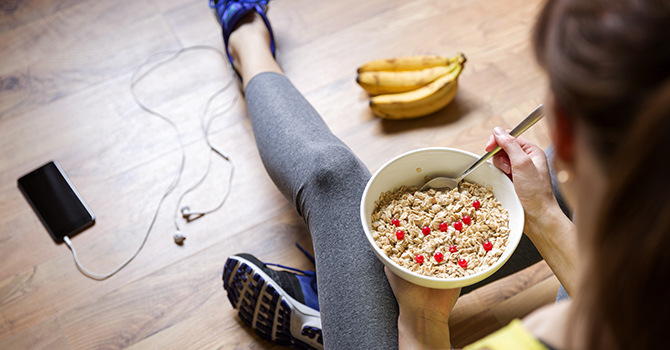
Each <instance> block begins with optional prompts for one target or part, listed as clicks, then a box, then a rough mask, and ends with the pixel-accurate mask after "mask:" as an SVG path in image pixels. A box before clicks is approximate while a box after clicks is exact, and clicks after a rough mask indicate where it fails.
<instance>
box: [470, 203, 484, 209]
mask: <svg viewBox="0 0 670 350" xmlns="http://www.w3.org/2000/svg"><path fill="white" fill-rule="evenodd" d="M472 206H473V207H475V210H477V209H479V207H481V206H482V203H479V201H474V202H472Z"/></svg>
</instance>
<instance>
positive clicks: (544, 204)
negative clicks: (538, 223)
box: [486, 127, 558, 222]
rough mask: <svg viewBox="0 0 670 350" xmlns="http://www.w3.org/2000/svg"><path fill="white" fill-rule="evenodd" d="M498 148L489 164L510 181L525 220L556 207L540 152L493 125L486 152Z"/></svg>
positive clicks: (532, 145) (519, 138) (530, 144)
mask: <svg viewBox="0 0 670 350" xmlns="http://www.w3.org/2000/svg"><path fill="white" fill-rule="evenodd" d="M498 145H499V146H500V147H501V148H502V150H501V151H500V152H498V153H497V154H496V155H495V156H493V164H494V165H495V166H496V167H498V168H499V169H500V170H502V171H503V172H504V173H505V174H507V175H508V176H509V177H510V179H511V180H512V182H513V183H514V189H515V191H516V193H517V195H518V196H519V200H520V201H521V205H522V206H523V208H524V210H525V212H526V216H527V217H526V220H531V221H533V222H534V221H535V220H537V219H538V218H540V217H541V216H542V215H543V214H544V213H545V212H546V211H547V210H548V209H550V208H552V207H554V206H558V203H557V202H556V197H554V192H553V189H552V187H551V175H550V174H549V166H548V164H547V156H546V155H545V153H544V151H543V150H542V149H541V148H539V147H538V146H536V145H535V144H533V143H531V142H529V141H528V140H526V139H525V138H523V137H518V138H514V137H513V136H512V135H510V134H509V133H508V132H506V131H505V130H503V129H502V128H501V127H496V128H495V129H494V130H493V134H492V135H491V136H490V137H489V139H488V141H487V142H486V151H487V152H490V151H492V150H493V149H494V148H496V146H498Z"/></svg>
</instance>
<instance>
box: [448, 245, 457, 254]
mask: <svg viewBox="0 0 670 350" xmlns="http://www.w3.org/2000/svg"><path fill="white" fill-rule="evenodd" d="M457 251H458V248H456V246H455V245H452V246H449V252H450V253H456V252H457Z"/></svg>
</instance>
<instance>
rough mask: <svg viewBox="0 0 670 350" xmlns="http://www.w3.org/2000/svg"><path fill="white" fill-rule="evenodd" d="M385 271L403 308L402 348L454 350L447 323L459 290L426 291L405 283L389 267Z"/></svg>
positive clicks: (400, 322) (401, 320) (399, 341)
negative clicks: (452, 349)
mask: <svg viewBox="0 0 670 350" xmlns="http://www.w3.org/2000/svg"><path fill="white" fill-rule="evenodd" d="M384 271H385V272H386V277H387V278H388V280H389V284H390V285H391V288H392V289H393V294H394V295H395V297H396V300H398V307H399V309H400V315H399V316H398V347H399V349H400V350H409V349H451V343H450V340H449V326H448V325H447V320H448V319H449V315H450V314H451V310H452V309H453V307H454V304H455V303H456V300H457V299H458V296H459V295H460V293H461V290H460V288H458V289H431V288H426V287H422V286H418V285H416V284H413V283H411V282H407V281H405V280H404V279H402V278H400V277H398V276H396V275H395V274H394V273H393V272H391V271H390V270H389V269H387V268H384Z"/></svg>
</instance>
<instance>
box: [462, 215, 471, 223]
mask: <svg viewBox="0 0 670 350" xmlns="http://www.w3.org/2000/svg"><path fill="white" fill-rule="evenodd" d="M463 223H464V224H466V225H470V223H472V219H471V218H470V217H469V216H467V215H466V216H464V217H463Z"/></svg>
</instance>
